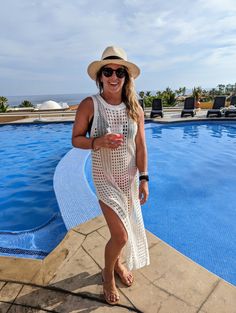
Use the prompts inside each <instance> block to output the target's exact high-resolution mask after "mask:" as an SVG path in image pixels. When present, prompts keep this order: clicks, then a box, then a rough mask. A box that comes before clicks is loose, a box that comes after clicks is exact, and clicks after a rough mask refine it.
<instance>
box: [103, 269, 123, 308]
mask: <svg viewBox="0 0 236 313" xmlns="http://www.w3.org/2000/svg"><path fill="white" fill-rule="evenodd" d="M101 274H102V283H103V296H104V299H105V301H106V302H107V303H108V304H110V305H115V304H117V303H118V302H119V301H120V297H119V294H118V293H117V292H115V291H113V290H111V291H110V292H106V290H105V288H104V283H105V279H104V275H103V270H102V273H101ZM111 295H114V296H115V297H116V300H115V301H111V300H110V296H111Z"/></svg>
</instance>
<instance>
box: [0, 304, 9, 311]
mask: <svg viewBox="0 0 236 313" xmlns="http://www.w3.org/2000/svg"><path fill="white" fill-rule="evenodd" d="M10 306H11V304H10V303H4V302H0V313H7V312H8V310H9V308H10Z"/></svg>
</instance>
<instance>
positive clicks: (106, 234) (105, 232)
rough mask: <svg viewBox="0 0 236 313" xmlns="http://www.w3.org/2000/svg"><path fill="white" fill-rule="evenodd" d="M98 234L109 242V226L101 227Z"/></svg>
mask: <svg viewBox="0 0 236 313" xmlns="http://www.w3.org/2000/svg"><path fill="white" fill-rule="evenodd" d="M97 232H98V233H99V234H100V235H101V236H102V237H103V238H104V239H105V240H106V241H108V240H109V238H110V237H111V236H110V231H109V228H108V226H107V225H105V226H103V227H101V228H100V229H98V230H97Z"/></svg>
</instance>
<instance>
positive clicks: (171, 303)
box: [150, 296, 216, 313]
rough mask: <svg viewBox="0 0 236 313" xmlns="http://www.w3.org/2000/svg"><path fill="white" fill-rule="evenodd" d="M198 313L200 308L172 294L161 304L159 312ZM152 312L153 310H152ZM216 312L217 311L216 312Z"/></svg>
mask: <svg viewBox="0 0 236 313" xmlns="http://www.w3.org/2000/svg"><path fill="white" fill-rule="evenodd" d="M172 312H173V313H197V312H198V308H196V307H193V306H190V305H188V304H186V303H185V302H183V301H181V300H179V299H177V298H175V297H173V296H170V297H168V299H167V300H166V301H164V302H163V303H162V304H161V307H160V309H159V311H158V313H172ZM150 313H151V312H150ZM215 313H216V312H215Z"/></svg>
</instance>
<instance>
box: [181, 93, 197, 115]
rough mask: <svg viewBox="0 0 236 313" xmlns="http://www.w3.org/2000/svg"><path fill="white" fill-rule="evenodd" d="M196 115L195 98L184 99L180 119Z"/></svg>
mask: <svg viewBox="0 0 236 313" xmlns="http://www.w3.org/2000/svg"><path fill="white" fill-rule="evenodd" d="M195 114H196V110H195V98H194V97H188V98H185V99H184V108H183V110H182V112H181V117H183V116H184V115H191V116H192V117H193V116H194V115H195Z"/></svg>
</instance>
